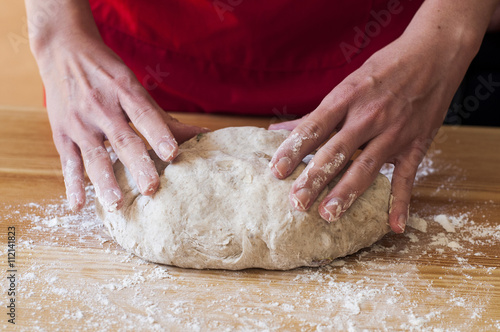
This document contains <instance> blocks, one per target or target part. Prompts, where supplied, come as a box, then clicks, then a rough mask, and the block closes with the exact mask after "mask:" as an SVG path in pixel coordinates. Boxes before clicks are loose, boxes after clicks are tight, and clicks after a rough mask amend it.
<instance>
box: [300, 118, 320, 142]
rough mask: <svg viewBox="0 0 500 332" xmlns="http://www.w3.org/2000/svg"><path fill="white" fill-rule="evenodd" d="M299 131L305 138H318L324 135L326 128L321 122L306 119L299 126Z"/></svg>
mask: <svg viewBox="0 0 500 332" xmlns="http://www.w3.org/2000/svg"><path fill="white" fill-rule="evenodd" d="M297 133H298V134H299V135H301V136H303V137H305V138H312V139H315V140H316V139H318V138H319V137H323V135H324V133H325V129H324V128H323V127H322V126H321V125H320V124H319V123H317V122H315V121H312V120H309V119H306V120H304V121H303V122H302V123H301V124H300V126H299V127H297Z"/></svg>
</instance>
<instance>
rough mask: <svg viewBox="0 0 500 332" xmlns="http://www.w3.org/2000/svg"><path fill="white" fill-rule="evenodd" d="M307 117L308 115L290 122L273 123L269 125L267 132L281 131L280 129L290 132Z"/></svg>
mask: <svg viewBox="0 0 500 332" xmlns="http://www.w3.org/2000/svg"><path fill="white" fill-rule="evenodd" d="M307 116H309V114H306V115H304V116H303V117H302V118H300V119H295V120H290V121H284V122H280V123H273V124H271V125H269V127H268V128H267V129H269V130H281V129H285V130H289V131H292V130H294V129H295V127H297V126H298V125H299V124H300V123H301V122H302V121H304V120H305V119H306V118H307Z"/></svg>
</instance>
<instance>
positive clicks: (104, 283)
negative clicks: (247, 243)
mask: <svg viewBox="0 0 500 332" xmlns="http://www.w3.org/2000/svg"><path fill="white" fill-rule="evenodd" d="M426 165H427V166H425V164H424V169H423V170H422V171H421V173H420V174H421V175H420V179H422V178H424V177H425V176H427V175H429V174H432V173H433V172H434V170H433V168H432V165H433V163H432V161H428V162H427V164H426ZM425 168H426V169H425ZM86 191H87V201H88V203H87V204H86V205H85V207H84V209H83V211H81V212H80V213H78V214H72V213H70V210H69V208H68V206H67V204H66V203H63V202H64V200H63V199H62V198H61V199H60V200H57V201H55V202H33V203H29V204H26V205H24V206H9V207H6V208H7V209H8V211H14V212H9V213H10V215H7V216H4V217H5V218H7V222H9V223H15V224H16V225H17V229H19V231H18V232H19V237H18V243H17V250H18V253H19V257H20V258H19V259H20V261H19V279H18V291H19V293H18V294H19V295H18V300H19V303H22V306H23V316H22V321H20V323H22V324H24V325H22V326H24V330H29V331H47V330H51V331H63V330H68V329H70V330H83V331H85V330H87V331H94V330H103V331H111V330H121V331H163V330H165V329H168V330H174V331H175V330H177V331H186V330H189V331H205V330H214V331H234V330H236V331H243V330H244V331H262V330H297V331H332V330H342V331H344V330H345V331H363V330H369V329H370V327H373V326H374V324H376V326H377V330H380V331H392V330H409V331H462V330H474V331H490V330H500V318H492V316H491V315H488V312H489V311H491V310H492V309H493V308H497V307H498V305H500V303H499V300H498V298H496V297H495V295H494V294H495V286H494V284H493V282H492V281H491V280H493V279H494V278H496V279H498V277H500V271H499V269H498V266H497V264H496V260H492V259H490V260H488V259H483V258H484V257H488V256H487V255H486V254H485V253H486V252H492V248H495V247H498V246H499V245H500V222H499V220H498V217H497V216H491V215H484V216H483V217H482V219H481V222H475V221H474V218H473V217H472V215H477V214H478V212H477V211H483V210H487V209H483V208H484V206H480V207H477V209H476V210H477V211H473V212H474V214H472V212H468V213H457V214H455V215H444V214H442V213H436V212H433V211H425V209H424V211H420V210H419V214H421V213H422V215H421V216H417V215H412V216H411V218H410V220H409V223H408V224H409V226H410V227H408V228H407V231H406V233H405V234H404V235H394V234H392V235H389V236H386V237H385V238H384V239H382V240H381V241H379V242H378V243H377V244H375V245H374V246H372V247H371V248H369V249H365V250H362V251H360V252H359V253H357V254H355V255H351V256H348V257H345V258H344V259H339V260H336V261H334V262H333V263H332V264H331V265H329V266H326V267H323V268H317V269H312V268H303V269H296V270H292V271H283V272H276V271H262V270H245V271H232V272H231V271H196V270H184V269H178V268H174V267H167V266H161V265H156V264H151V263H148V262H145V261H143V260H141V259H139V258H137V257H135V256H133V255H130V254H128V253H126V252H124V251H123V250H122V249H121V248H120V247H119V246H117V245H116V244H115V243H114V242H113V240H112V239H111V238H110V237H109V236H108V235H107V233H106V231H105V230H104V228H103V226H102V224H101V222H100V221H98V220H97V218H96V216H95V213H94V199H95V196H94V194H93V188H92V186H88V187H87V188H86ZM484 204H485V205H486V206H487V205H488V204H497V203H495V202H485V203H484ZM7 209H5V211H7ZM472 245H474V246H475V247H476V248H479V249H480V250H475V251H474V250H472V249H470V248H471V246H472ZM61 251H63V252H61ZM69 253H71V254H72V257H78V259H76V260H75V259H72V260H68V257H69V255H68V254H69ZM490 255H491V254H490ZM490 257H491V256H490ZM496 258H498V257H496ZM429 259H433V260H438V261H440V262H442V268H441V271H442V273H440V274H437V276H436V271H434V270H433V272H432V273H429V270H427V264H428V263H427V261H428V260H429ZM1 260H2V264H3V265H2V266H5V264H6V252H5V249H2V251H1ZM5 273H6V272H5V271H2V272H1V273H0V277H1V278H3V279H5ZM429 275H431V276H429ZM223 280H224V281H223ZM1 285H2V286H1V292H2V293H3V294H5V292H6V288H5V287H6V283H2V284H1ZM471 290H474V291H473V292H471ZM5 299H6V297H0V305H1V306H5V305H6V302H5ZM450 317H453V318H454V319H450ZM20 319H21V318H20ZM2 328H3V329H7V328H9V326H7V325H6V324H5V321H4V320H3V321H1V322H0V329H2Z"/></svg>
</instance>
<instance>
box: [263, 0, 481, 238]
mask: <svg viewBox="0 0 500 332" xmlns="http://www.w3.org/2000/svg"><path fill="white" fill-rule="evenodd" d="M432 5H434V4H432ZM448 5H449V6H452V5H453V4H451V3H449V4H448ZM466 6H468V4H466ZM431 8H432V6H431V5H428V6H427V8H425V10H429V11H431ZM458 12H460V15H462V13H463V11H458ZM436 21H437V22H439V24H441V25H439V24H435V25H434V23H435V22H433V21H432V20H431V22H430V23H432V24H430V25H429V29H436V28H437V29H439V30H444V28H446V29H450V32H449V35H447V34H446V33H445V32H444V31H436V33H429V32H427V34H426V36H428V37H421V35H420V34H419V32H420V31H421V30H422V29H423V26H422V25H420V26H418V25H417V26H416V27H410V28H409V29H407V31H406V32H405V34H404V35H403V36H402V37H400V38H399V39H397V40H396V41H394V42H393V43H391V44H389V45H388V46H386V47H385V48H383V49H381V50H380V51H378V52H377V53H375V54H374V55H373V56H372V57H370V58H369V59H368V60H367V61H366V62H365V63H364V64H363V65H362V66H361V67H360V68H359V69H358V70H356V71H355V72H353V73H352V74H351V75H349V76H348V77H347V78H346V79H345V80H344V81H342V82H341V83H340V84H339V85H338V86H336V87H335V88H334V89H333V90H332V92H331V93H329V94H328V95H327V96H326V97H325V98H324V99H323V101H322V102H321V104H320V105H319V106H318V107H317V108H316V109H315V110H314V111H313V112H312V113H310V114H309V115H308V116H306V117H304V118H302V119H299V120H295V121H291V122H285V123H282V124H276V125H272V126H270V128H269V129H288V130H293V131H292V132H291V134H290V135H289V137H288V138H287V139H286V140H285V141H284V142H283V143H282V144H281V146H280V148H279V149H278V150H277V151H276V153H275V155H274V156H273V159H272V161H271V164H270V166H271V169H272V172H273V174H274V175H275V176H276V177H277V178H279V179H283V178H286V177H287V176H288V175H290V174H291V173H292V171H293V170H294V169H295V168H296V167H297V165H298V164H299V163H300V162H301V160H302V159H303V158H304V157H305V156H306V155H307V154H309V153H311V152H312V151H314V150H315V149H316V148H318V147H319V146H320V145H321V144H323V143H324V145H323V146H322V147H321V148H319V150H318V151H317V153H316V154H315V156H314V158H313V159H312V161H310V162H309V164H308V166H307V167H306V168H305V169H304V171H303V172H302V174H301V175H300V176H299V177H298V178H297V179H296V180H295V182H294V184H293V185H292V188H291V191H290V196H289V198H290V202H291V204H292V205H293V206H294V208H295V209H297V210H300V211H304V210H307V209H309V207H310V206H311V205H312V203H313V202H314V201H315V199H316V198H317V196H318V195H319V193H320V192H321V191H322V190H323V189H324V188H325V187H326V185H327V184H328V183H329V182H330V181H331V180H332V179H333V178H334V177H335V176H336V175H337V174H338V173H339V171H340V170H341V169H342V168H343V167H344V166H345V165H346V164H347V163H348V162H349V160H350V159H351V157H352V156H353V155H354V154H355V152H356V151H357V150H358V149H362V151H361V152H360V154H359V155H358V156H357V158H356V159H355V160H354V161H353V162H352V164H351V165H350V166H349V168H348V169H347V171H346V172H345V173H344V174H343V176H342V178H341V180H340V182H339V183H338V184H337V185H336V186H335V187H334V188H333V189H332V190H331V191H330V192H329V193H328V194H327V195H326V197H325V198H324V199H323V200H322V202H321V203H320V205H319V213H320V215H321V216H322V218H323V219H325V220H327V221H329V222H334V221H336V220H338V219H339V218H340V217H341V216H342V214H343V213H344V212H345V211H346V210H347V209H348V208H349V207H350V206H351V204H352V203H353V202H354V200H355V199H356V198H357V197H359V195H361V194H362V193H363V192H364V191H365V190H366V189H367V188H368V186H369V185H370V184H371V183H372V182H373V180H374V179H375V177H376V176H377V174H378V172H379V170H380V168H381V167H382V165H383V164H384V163H392V164H394V166H395V168H394V174H393V177H392V185H391V191H392V193H391V200H390V207H389V224H390V226H391V228H392V230H393V231H395V232H397V233H402V232H403V231H404V229H405V224H406V221H407V219H408V211H409V202H410V197H411V190H412V186H413V181H414V179H415V174H416V171H417V168H418V165H419V164H420V162H421V161H422V159H423V157H424V155H425V153H426V151H427V149H428V147H429V146H430V144H431V142H432V139H433V137H434V136H435V135H436V133H437V130H438V129H439V127H440V126H441V124H442V121H443V118H444V115H445V113H446V110H447V108H448V106H449V104H450V101H451V99H452V97H453V94H454V92H455V90H456V88H457V87H458V85H459V83H460V81H461V79H462V77H463V75H464V74H465V71H466V69H467V67H468V65H469V63H470V61H471V60H472V57H473V56H474V54H475V51H477V48H478V43H477V41H476V40H474V38H469V39H467V38H468V37H470V36H468V35H467V34H465V33H464V32H463V31H460V30H458V31H452V28H453V27H452V26H451V25H450V26H447V25H446V24H445V23H446V21H444V20H438V19H437V18H436ZM484 29H485V27H484ZM424 33H425V31H424ZM460 33H462V35H460ZM456 35H460V38H464V36H465V37H466V38H465V40H463V39H462V40H457V39H456V38H454V36H456ZM452 36H453V38H452ZM439 37H441V38H439ZM335 132H336V134H335V135H334V136H333V137H332V138H331V139H330V135H331V134H332V133H335Z"/></svg>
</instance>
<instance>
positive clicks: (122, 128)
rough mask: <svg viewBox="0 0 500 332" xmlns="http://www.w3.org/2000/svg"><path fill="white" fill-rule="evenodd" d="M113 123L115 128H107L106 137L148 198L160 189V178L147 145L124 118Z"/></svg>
mask: <svg viewBox="0 0 500 332" xmlns="http://www.w3.org/2000/svg"><path fill="white" fill-rule="evenodd" d="M113 122H114V125H113V127H107V128H105V131H104V133H105V134H106V137H107V138H108V140H109V142H110V144H111V146H112V147H113V150H114V151H115V152H116V154H117V155H118V158H119V159H120V160H121V162H122V163H123V164H124V165H125V167H127V169H128V170H129V171H130V173H131V174H132V177H133V178H134V181H135V183H136V184H137V187H138V188H139V191H140V192H141V193H142V194H143V195H146V196H149V195H152V194H153V193H155V192H156V189H158V186H159V184H160V178H159V177H158V172H157V171H156V167H155V165H154V162H153V160H151V157H150V156H149V153H148V151H147V149H146V145H145V144H144V142H143V141H142V139H141V138H140V137H139V136H138V135H137V134H136V132H135V131H133V130H132V128H131V127H130V126H129V125H128V123H127V121H126V120H125V119H124V118H119V117H117V118H116V119H115V120H113Z"/></svg>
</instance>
